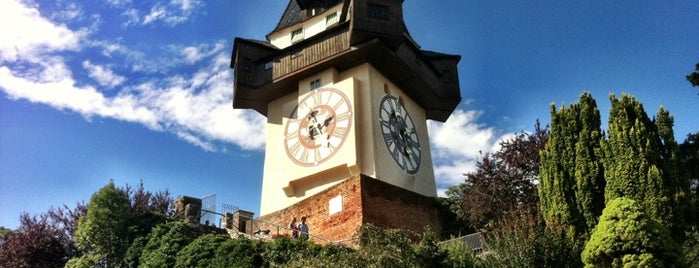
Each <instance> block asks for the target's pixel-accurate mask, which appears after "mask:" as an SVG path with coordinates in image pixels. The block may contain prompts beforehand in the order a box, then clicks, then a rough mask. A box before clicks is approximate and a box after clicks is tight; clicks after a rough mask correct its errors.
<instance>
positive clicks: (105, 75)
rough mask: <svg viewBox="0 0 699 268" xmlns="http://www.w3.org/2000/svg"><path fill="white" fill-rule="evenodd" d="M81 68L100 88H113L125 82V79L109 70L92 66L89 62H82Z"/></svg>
mask: <svg viewBox="0 0 699 268" xmlns="http://www.w3.org/2000/svg"><path fill="white" fill-rule="evenodd" d="M83 68H85V69H86V70H87V71H88V75H89V76H90V77H91V78H92V79H95V81H97V83H98V84H100V85H101V86H105V87H109V88H113V87H115V86H118V85H120V84H121V83H124V81H126V77H123V76H120V75H118V74H115V73H114V72H113V71H112V70H111V69H108V68H106V67H103V66H100V65H95V64H92V63H91V62H90V61H89V60H86V61H83Z"/></svg>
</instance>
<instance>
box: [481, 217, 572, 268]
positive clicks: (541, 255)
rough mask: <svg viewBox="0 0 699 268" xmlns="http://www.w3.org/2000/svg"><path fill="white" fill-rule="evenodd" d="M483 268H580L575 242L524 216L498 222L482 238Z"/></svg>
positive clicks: (558, 231)
mask: <svg viewBox="0 0 699 268" xmlns="http://www.w3.org/2000/svg"><path fill="white" fill-rule="evenodd" d="M486 242H487V244H488V247H489V248H490V250H491V253H489V254H487V255H486V256H485V257H484V258H485V265H486V266H487V267H582V263H581V262H580V258H579V256H580V249H579V248H578V247H577V243H576V242H575V241H571V240H570V239H568V238H567V237H566V234H565V233H564V232H563V231H562V230H561V229H560V228H556V227H555V226H553V227H552V226H548V227H547V226H546V225H545V224H544V222H543V221H542V220H540V219H538V218H536V217H533V216H531V215H527V214H520V215H515V216H512V217H510V218H508V219H507V220H504V221H502V222H501V223H500V225H499V227H498V228H497V229H496V230H494V231H493V232H491V233H489V234H488V235H487V236H486Z"/></svg>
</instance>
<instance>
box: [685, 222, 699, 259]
mask: <svg viewBox="0 0 699 268" xmlns="http://www.w3.org/2000/svg"><path fill="white" fill-rule="evenodd" d="M686 235H687V239H686V240H685V241H684V244H682V252H684V257H685V259H686V260H687V263H689V264H690V267H692V268H699V229H697V228H696V227H695V228H694V229H693V230H691V231H689V232H687V234H686Z"/></svg>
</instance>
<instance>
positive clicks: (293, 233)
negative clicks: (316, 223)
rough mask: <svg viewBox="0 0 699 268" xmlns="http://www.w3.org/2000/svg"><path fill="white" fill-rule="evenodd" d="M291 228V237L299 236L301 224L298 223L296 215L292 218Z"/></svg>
mask: <svg viewBox="0 0 699 268" xmlns="http://www.w3.org/2000/svg"><path fill="white" fill-rule="evenodd" d="M289 229H291V238H292V239H293V238H298V237H299V226H298V225H296V217H292V218H291V223H289Z"/></svg>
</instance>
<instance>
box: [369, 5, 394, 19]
mask: <svg viewBox="0 0 699 268" xmlns="http://www.w3.org/2000/svg"><path fill="white" fill-rule="evenodd" d="M367 17H369V18H373V19H380V20H389V19H391V13H390V10H389V9H388V6H387V5H379V4H372V3H368V4H367Z"/></svg>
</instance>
